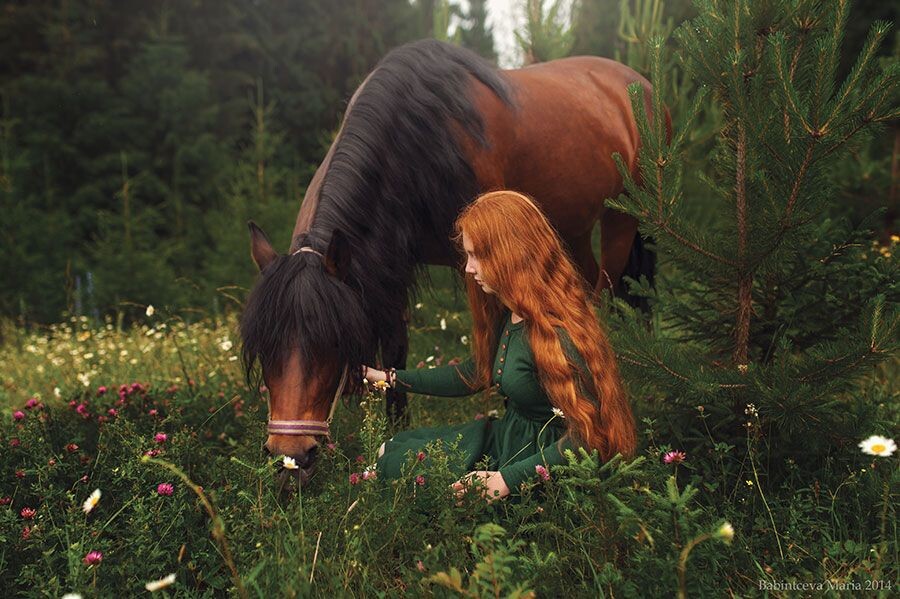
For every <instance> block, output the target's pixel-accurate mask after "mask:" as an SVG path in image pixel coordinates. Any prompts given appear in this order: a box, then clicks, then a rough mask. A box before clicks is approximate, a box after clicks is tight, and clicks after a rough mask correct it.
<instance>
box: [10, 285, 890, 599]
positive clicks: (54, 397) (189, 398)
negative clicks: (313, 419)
mask: <svg viewBox="0 0 900 599" xmlns="http://www.w3.org/2000/svg"><path fill="white" fill-rule="evenodd" d="M431 272H432V278H433V283H434V284H433V287H432V289H431V290H430V291H425V292H424V293H423V294H422V295H421V297H419V298H418V299H417V300H416V302H415V307H414V308H413V310H412V313H411V318H412V321H411V329H410V334H411V351H410V360H409V362H410V367H417V365H419V363H420V362H421V363H423V364H422V367H430V366H433V365H438V364H442V363H446V362H447V361H449V360H450V359H452V358H456V357H464V356H466V355H467V354H468V350H469V348H468V345H467V343H466V342H464V341H467V339H464V337H466V336H468V335H469V334H470V331H469V325H470V320H469V315H468V312H467V310H466V308H465V295H464V293H463V291H462V290H461V288H459V286H458V285H455V284H454V282H453V275H452V274H451V273H449V271H447V270H446V269H433V270H432V271H431ZM236 331H237V321H236V319H235V318H234V317H230V316H229V317H226V318H222V319H214V318H212V317H209V318H205V319H202V320H199V321H195V322H191V323H187V322H185V321H183V320H181V319H180V318H177V317H174V316H172V315H168V314H166V312H165V310H163V309H159V308H157V309H155V311H154V313H153V314H152V315H150V316H147V317H146V318H144V319H143V322H140V323H135V324H134V325H133V326H130V327H127V328H122V327H120V326H117V324H116V323H114V322H105V323H91V322H88V321H87V320H86V319H83V318H81V319H79V318H72V319H70V320H68V321H66V322H65V323H62V324H59V325H55V326H52V327H48V328H46V329H40V330H31V331H25V330H22V329H20V328H17V327H15V326H13V325H12V324H10V323H7V324H6V325H4V329H3V337H2V338H3V339H4V344H3V345H2V347H0V407H2V424H0V443H2V452H0V501H2V503H3V505H0V588H2V589H4V596H10V597H13V596H16V597H19V596H21V597H44V596H55V597H60V596H63V595H64V594H66V593H78V594H80V595H82V596H84V597H89V596H104V597H105V596H112V595H116V594H126V595H129V596H130V595H133V594H139V593H146V592H147V590H146V589H145V584H146V583H148V582H152V581H155V580H160V579H164V578H165V577H166V576H169V575H173V578H174V581H173V582H172V583H171V585H170V586H167V587H166V588H164V589H162V590H160V591H158V592H160V593H166V594H170V595H174V596H186V597H207V596H209V597H211V596H226V595H228V596H233V595H237V596H253V597H273V596H286V597H306V596H321V597H336V596H338V597H343V596H352V597H379V596H385V597H401V596H439V597H443V596H447V597H456V596H468V597H501V596H502V597H507V596H523V597H525V596H532V594H536V595H537V596H541V597H556V596H572V597H597V596H607V595H608V596H615V597H670V596H672V595H674V594H676V593H677V592H679V589H681V590H682V591H684V592H686V593H687V594H689V595H695V596H722V595H726V594H734V595H737V596H756V595H759V594H763V593H764V592H766V591H763V590H760V588H761V587H760V585H761V584H762V582H770V583H776V582H779V581H781V582H784V583H785V584H787V583H788V582H789V581H795V582H798V583H800V582H810V583H820V584H831V585H833V588H834V589H835V592H843V591H853V590H856V589H857V587H856V586H853V585H862V586H860V588H861V589H863V590H868V591H870V592H871V591H874V592H876V594H877V593H879V592H880V593H881V594H882V595H884V596H887V595H888V594H889V593H890V592H891V589H890V588H888V585H893V588H894V589H895V588H896V583H897V570H896V551H897V549H896V548H897V544H896V525H894V524H888V522H892V521H893V515H894V507H893V503H894V500H895V498H896V489H897V485H896V483H897V480H896V479H897V469H896V461H895V459H896V456H894V457H893V458H887V459H884V460H883V461H879V462H877V463H876V461H875V459H867V458H866V459H863V457H862V456H857V455H853V456H850V457H849V458H848V461H849V462H852V463H853V464H855V465H854V466H853V468H851V469H848V468H847V467H846V465H823V468H822V470H821V471H819V472H814V473H797V477H796V480H797V481H801V482H802V484H799V483H797V482H796V481H795V483H794V486H793V487H789V488H788V487H785V488H775V489H766V491H767V493H768V494H767V495H763V497H764V500H765V501H766V504H765V505H764V504H763V503H762V500H761V499H760V496H761V495H762V494H761V493H760V492H759V491H758V489H756V488H754V487H753V485H752V484H745V483H744V482H743V481H741V484H742V486H741V487H740V488H739V489H738V491H737V492H736V495H735V497H737V498H738V499H737V500H736V501H735V502H734V503H724V502H722V501H720V500H719V499H718V497H719V495H716V494H715V493H713V492H710V491H709V489H710V488H713V486H711V485H713V484H714V483H715V484H721V485H723V486H724V485H725V484H728V483H733V482H734V481H725V480H720V479H721V475H720V468H719V463H718V461H717V459H716V458H715V457H709V458H701V457H695V456H690V455H689V456H688V460H687V462H685V464H683V465H681V466H674V467H673V466H667V465H664V464H662V463H661V460H660V455H661V452H662V451H663V450H664V449H668V448H670V447H668V446H667V445H666V444H665V443H664V442H662V441H660V440H658V439H656V437H655V436H654V432H653V431H654V421H653V418H652V416H653V414H652V413H651V412H649V411H648V410H647V409H646V406H641V405H638V406H637V407H638V408H639V410H638V411H639V413H640V414H642V415H644V416H646V417H647V419H645V420H642V421H641V423H640V428H641V432H642V435H641V442H642V451H641V453H640V455H639V456H638V457H637V458H636V459H635V460H633V461H631V462H628V463H625V462H622V461H620V460H613V461H612V462H610V463H607V464H602V465H601V464H600V463H599V462H598V460H597V458H596V456H588V455H572V456H570V464H569V465H568V466H564V467H559V468H555V469H553V470H552V472H551V479H550V480H549V481H547V482H544V483H540V484H538V483H535V484H534V485H532V486H531V487H530V488H527V489H526V490H525V493H524V495H523V496H522V498H521V499H519V500H516V501H504V502H498V503H495V504H492V505H488V504H486V503H484V502H483V501H481V500H478V499H476V498H475V497H469V498H466V499H465V500H463V501H462V502H459V503H458V502H456V501H455V500H454V499H453V498H452V497H451V496H450V493H449V492H448V486H449V484H450V483H451V482H453V481H454V480H455V479H456V475H455V474H454V472H453V466H452V465H453V461H454V456H455V452H454V447H452V446H451V447H440V446H434V447H428V448H427V449H426V451H427V452H428V453H429V454H430V456H431V458H432V459H430V460H428V462H426V463H425V464H427V466H425V465H423V464H421V463H419V462H418V461H417V460H416V459H415V457H414V456H410V459H409V462H408V465H407V468H406V471H405V473H404V476H403V477H401V479H400V480H398V481H396V482H393V483H391V484H384V483H383V482H382V481H379V480H378V479H377V477H376V478H375V479H374V480H361V481H359V482H357V483H356V484H351V480H350V477H351V475H352V474H354V473H357V474H358V473H361V472H362V471H363V470H364V468H365V467H366V466H367V465H368V464H371V463H372V462H373V461H374V457H375V456H374V452H375V450H376V448H377V447H378V445H379V444H380V443H381V442H382V441H383V440H384V439H385V438H387V437H388V436H390V434H391V433H392V431H391V430H390V428H389V426H388V424H387V423H386V421H385V419H384V407H383V403H382V401H381V398H380V396H379V395H378V394H377V393H371V394H369V395H368V396H367V397H365V398H362V399H363V401H362V402H361V403H360V404H358V405H352V406H347V405H342V406H340V407H339V408H338V410H337V413H336V419H335V423H334V425H333V431H334V437H333V442H334V444H333V446H329V447H326V448H325V449H324V450H323V451H322V452H321V457H320V461H319V463H318V468H317V471H316V474H315V475H314V478H313V480H312V481H311V484H310V485H309V486H308V487H307V488H304V489H303V490H302V491H301V492H296V493H294V494H293V496H292V497H290V498H285V497H282V496H279V494H278V493H277V492H276V488H275V481H274V477H273V474H274V472H275V470H276V460H275V459H273V458H266V457H265V456H264V455H263V453H262V452H261V450H260V446H261V443H262V442H263V440H264V438H265V419H266V404H265V400H264V397H263V396H261V395H260V394H258V393H255V392H251V391H250V390H248V389H247V387H246V384H245V382H244V379H243V373H242V371H241V367H240V361H239V359H238V355H239V354H238V352H239V341H238V338H237V332H236ZM122 385H125V386H126V387H125V388H122V389H121V391H120V388H121V386H122ZM101 387H105V388H106V391H105V392H103V393H101V392H100V391H99V390H100V388H101ZM32 398H33V399H34V401H32V402H30V404H36V405H31V407H30V408H26V405H29V400H30V399H32ZM492 409H502V404H501V402H499V401H498V400H497V399H493V398H492V399H488V400H485V399H484V398H483V397H480V396H479V397H470V398H459V399H450V398H429V397H419V396H413V397H411V401H410V426H413V427H419V426H430V425H435V424H443V423H447V422H462V421H465V420H468V419H472V418H474V417H476V415H477V414H479V413H482V414H483V413H486V412H487V411H489V410H492ZM110 410H113V411H112V412H111V411H110ZM16 412H19V414H16ZM17 418H18V419H17ZM160 434H164V435H165V439H163V438H162V437H161V436H159V435H160ZM870 464H871V465H870ZM873 467H874V470H873ZM417 477H422V478H418V482H417ZM751 482H752V481H751ZM421 483H424V484H421ZM704 483H705V485H704ZM161 484H162V485H166V484H168V485H171V494H168V490H169V489H168V487H166V486H163V487H160V485H161ZM707 485H709V486H707ZM95 489H99V490H100V499H99V501H98V502H97V503H96V506H95V507H94V508H93V509H92V510H91V511H90V512H89V513H85V511H84V508H83V504H84V502H85V501H86V500H87V499H88V497H89V496H90V495H91V493H92V492H93V491H94V490H95ZM764 508H765V509H764ZM29 510H33V512H32V511H29ZM767 510H768V511H767ZM861 511H865V512H868V513H871V514H872V517H871V518H870V521H871V522H874V523H875V524H874V525H872V526H870V527H869V528H867V529H866V530H862V531H860V530H857V529H856V527H855V524H854V523H856V522H858V521H859V519H858V518H857V517H855V516H854V517H848V514H855V513H857V512H861ZM726 521H727V522H730V523H732V524H733V527H734V531H735V532H734V540H733V542H730V541H731V538H730V535H729V530H728V527H727V526H726V527H724V528H723V525H724V524H725V523H726ZM772 524H775V525H777V530H778V531H779V533H778V535H775V534H773V529H772V526H771V525H772ZM879 526H880V527H881V528H880V530H879ZM90 552H100V554H102V558H100V560H99V561H96V559H97V554H92V555H93V559H94V561H95V563H92V564H91V563H86V561H88V562H90V561H91V559H89V558H88V554H89V553H90ZM780 553H784V554H785V555H784V557H783V558H782V557H781V555H780ZM841 585H843V586H841ZM864 585H869V586H868V587H867V588H866V587H865V586H864ZM769 588H770V589H774V590H770V591H768V593H769V594H771V595H773V596H794V594H795V591H792V590H790V589H787V590H785V589H778V588H775V587H769Z"/></svg>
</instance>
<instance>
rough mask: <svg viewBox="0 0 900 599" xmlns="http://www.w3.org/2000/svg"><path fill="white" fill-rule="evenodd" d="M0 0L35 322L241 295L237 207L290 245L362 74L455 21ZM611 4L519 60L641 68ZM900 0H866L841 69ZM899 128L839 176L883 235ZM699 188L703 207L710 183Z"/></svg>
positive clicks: (185, 1)
mask: <svg viewBox="0 0 900 599" xmlns="http://www.w3.org/2000/svg"><path fill="white" fill-rule="evenodd" d="M0 4H2V9H0V214H2V215H3V227H2V235H0V280H2V281H3V284H2V285H0V315H2V316H7V317H14V318H16V319H18V321H19V322H20V323H23V324H24V323H32V322H43V323H47V322H53V321H56V320H58V319H59V318H60V317H61V316H62V315H63V313H70V314H76V315H81V314H86V315H89V316H93V317H99V316H101V315H106V314H111V313H122V314H124V315H126V316H128V317H130V316H133V315H134V314H136V313H137V312H138V311H139V308H138V307H137V306H136V305H146V304H153V305H156V306H166V307H169V308H170V309H172V310H175V311H187V310H201V311H202V312H205V313H214V314H218V313H219V312H221V311H222V310H224V309H226V307H228V308H231V309H237V308H238V307H239V304H240V299H241V298H242V296H243V293H244V290H246V289H247V288H248V287H249V286H250V284H251V283H252V281H253V277H254V276H255V270H254V267H253V264H252V262H251V261H250V260H248V258H247V237H246V233H245V230H244V223H245V222H246V221H247V220H248V219H250V218H253V219H255V220H256V221H257V222H259V223H260V224H261V225H262V226H263V228H264V229H265V230H266V231H268V232H269V233H270V234H271V235H272V237H273V241H274V242H275V245H276V247H281V248H283V247H287V244H288V236H289V234H290V227H288V226H285V223H287V222H290V221H291V220H292V219H293V218H294V215H295V214H296V211H297V209H298V206H299V204H300V201H301V200H302V197H303V193H304V190H305V187H306V185H307V183H308V181H309V180H310V177H311V176H312V173H313V172H314V170H315V168H316V167H317V166H318V163H319V162H320V161H321V159H322V158H323V157H324V154H325V152H326V150H327V148H328V146H329V145H330V144H331V141H332V139H333V136H334V134H335V132H336V131H337V128H338V125H339V123H340V119H341V116H342V114H343V110H344V108H345V106H346V102H347V100H348V98H349V96H350V95H351V94H352V92H353V90H354V89H355V88H356V86H357V85H358V84H359V83H360V82H361V81H362V79H363V78H364V76H365V75H366V74H367V73H368V72H369V71H370V70H371V69H372V68H373V67H374V66H375V64H376V63H377V61H378V60H379V59H380V58H381V57H382V56H384V54H385V53H386V52H387V51H388V50H389V49H390V48H392V47H395V46H397V45H400V44H402V43H404V42H407V41H410V40H414V39H419V38H422V37H426V36H432V35H435V33H436V34H437V36H438V37H447V27H448V25H449V23H450V19H449V18H447V16H445V17H444V20H443V21H442V19H441V16H442V15H441V11H446V10H447V7H446V6H445V4H444V3H441V2H436V1H435V0H422V1H417V2H409V1H407V0H378V1H375V0H356V1H345V2H335V3H326V2H319V1H309V0H306V1H297V2H274V1H271V2H244V1H240V0H226V1H217V2H198V1H194V0H166V1H159V2H145V1H138V0H135V1H129V0H120V1H116V2H97V1H70V2H45V1H40V2H10V1H4V2H2V3H0ZM468 4H469V7H468V11H467V12H462V11H461V10H460V9H459V8H458V7H455V6H452V7H451V8H452V9H453V10H454V12H455V13H456V15H457V17H455V18H453V24H454V25H453V30H454V38H455V39H456V41H457V42H458V43H460V44H461V45H463V46H467V47H469V48H472V49H473V50H475V51H476V52H479V53H480V54H482V55H483V56H485V57H487V58H489V59H495V52H494V46H493V39H492V36H491V32H490V29H489V27H488V25H487V23H486V11H485V2H483V1H481V2H478V1H476V2H470V3H468ZM556 4H559V3H558V2H557V3H556ZM639 4H641V3H639ZM643 4H647V5H649V4H651V3H650V2H646V3H643ZM548 5H549V3H548ZM663 7H664V10H665V14H664V15H661V17H662V18H661V19H660V22H661V23H664V22H669V23H670V27H669V28H670V30H671V25H672V24H674V25H677V24H678V23H680V22H681V21H683V20H684V19H686V18H689V17H691V16H693V14H694V9H693V8H692V6H691V4H690V2H689V0H670V1H668V2H666V3H663ZM618 8H619V7H618V2H615V1H612V0H584V1H583V2H580V3H578V4H576V6H575V8H574V9H573V11H572V15H573V21H574V22H573V24H572V25H571V27H566V29H568V30H567V31H564V33H565V34H566V35H568V36H569V39H567V40H564V41H563V44H562V46H561V47H560V48H558V49H556V48H553V47H550V48H549V50H548V52H549V53H548V55H547V56H544V57H542V56H540V55H538V56H535V55H534V53H532V54H530V55H529V54H526V55H525V56H524V58H525V60H539V59H542V58H543V59H546V58H552V57H555V56H558V55H565V54H595V55H599V56H609V57H619V58H621V59H623V60H626V61H627V62H629V63H631V64H632V65H633V66H635V67H636V68H638V69H639V70H642V71H644V72H645V73H647V71H648V70H649V65H648V64H647V63H646V58H645V57H642V56H640V55H639V52H637V50H636V48H638V47H639V44H640V43H642V42H644V41H646V40H645V39H637V38H635V37H634V35H635V33H641V32H632V33H630V34H628V33H624V34H623V29H622V24H621V14H620V12H619V10H618ZM436 11H437V12H436ZM895 12H896V9H895V5H894V4H893V3H890V2H879V1H877V0H869V1H861V2H856V3H854V6H853V14H852V19H851V20H850V21H849V22H848V25H847V30H846V35H845V43H844V45H843V47H842V54H841V56H842V60H841V64H840V72H839V77H840V76H842V75H845V74H846V72H847V71H848V70H849V68H850V66H851V65H852V62H851V61H852V60H853V58H854V57H855V56H856V54H857V53H858V52H859V50H860V48H861V47H862V44H863V41H864V39H865V36H866V33H867V31H868V28H869V26H870V25H871V23H872V22H873V21H874V20H875V19H886V20H888V21H893V18H894V16H895ZM436 27H438V28H440V27H443V31H436V29H435V28H436ZM644 33H646V32H644ZM629 36H631V37H629ZM538 42H539V43H540V40H538ZM551 46H552V43H551ZM541 51H542V48H540V47H539V48H538V54H540V52H541ZM893 51H895V50H894V48H893V45H892V44H883V45H882V47H881V48H879V52H880V53H882V54H890V53H891V52H893ZM673 62H674V61H670V63H673ZM641 63H643V64H641ZM682 112H686V110H683V111H682ZM675 116H676V119H677V118H679V116H680V115H679V114H677V113H676V115H675ZM896 139H897V129H896V126H894V128H892V129H889V130H886V131H883V132H882V134H881V135H879V136H878V137H877V138H876V139H874V140H873V141H872V145H871V147H870V148H865V149H864V151H861V152H857V153H855V154H854V155H853V156H852V158H851V162H852V164H849V165H847V168H848V170H849V171H850V172H848V173H847V175H846V179H847V180H848V181H854V185H853V186H852V187H851V188H850V189H843V190H841V193H842V194H843V195H842V197H841V198H840V204H841V205H843V206H845V207H846V209H847V211H848V212H849V213H852V214H853V215H854V216H855V218H857V219H861V218H862V216H864V215H865V214H868V213H869V212H871V211H872V210H873V209H874V208H876V207H878V206H887V207H889V214H888V215H887V217H886V218H887V220H886V221H885V224H884V226H883V227H882V232H885V231H887V230H888V229H889V228H890V220H891V219H892V218H895V215H896V213H897V209H896V205H897V198H896V196H897V186H896V184H895V182H892V180H891V176H892V172H894V171H896V164H893V165H892V160H893V161H894V162H895V161H896ZM707 150H708V148H707V147H705V146H703V145H702V144H697V152H696V153H697V156H698V157H700V156H702V155H703V154H704V152H705V151H707ZM698 163H699V161H698ZM691 199H692V202H691V203H693V204H694V205H695V206H697V207H698V210H697V212H698V214H699V213H702V212H703V208H702V207H703V194H697V197H696V198H691Z"/></svg>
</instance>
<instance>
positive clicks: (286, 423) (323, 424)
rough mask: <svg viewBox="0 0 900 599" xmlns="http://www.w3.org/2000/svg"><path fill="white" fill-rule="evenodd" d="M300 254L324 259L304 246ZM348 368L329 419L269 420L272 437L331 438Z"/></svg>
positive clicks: (342, 378) (333, 401)
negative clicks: (333, 422) (331, 430)
mask: <svg viewBox="0 0 900 599" xmlns="http://www.w3.org/2000/svg"><path fill="white" fill-rule="evenodd" d="M300 252H309V253H311V254H316V255H317V256H320V257H322V258H323V259H324V258H325V256H323V255H322V253H321V252H318V251H316V250H314V249H313V248H311V247H309V246H303V247H302V248H300V249H298V250H297V251H295V252H293V253H292V254H291V255H292V256H296V255H297V254H299V253H300ZM348 369H349V367H348V366H344V372H343V373H342V374H341V381H340V383H338V387H337V391H335V392H334V398H333V399H332V400H331V407H330V408H329V410H328V418H327V419H325V420H271V419H270V420H269V425H268V430H269V434H270V435H293V436H296V437H306V436H312V437H315V436H324V437H328V436H330V433H329V430H328V427H329V425H330V424H331V420H332V418H334V410H335V408H336V407H337V404H338V399H339V398H340V397H341V394H342V393H343V392H344V387H345V386H346V385H347V375H348ZM267 403H268V406H269V416H270V417H271V415H272V397H271V395H270V396H269V399H268V400H267Z"/></svg>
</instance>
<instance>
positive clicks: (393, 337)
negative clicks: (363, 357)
mask: <svg viewBox="0 0 900 599" xmlns="http://www.w3.org/2000/svg"><path fill="white" fill-rule="evenodd" d="M393 322H394V324H393V325H392V326H391V328H390V331H389V334H388V335H387V336H386V337H385V340H384V342H383V343H382V346H381V359H382V360H383V361H384V367H385V368H397V369H398V370H400V369H404V368H406V358H407V356H408V354H409V311H408V310H404V311H403V312H402V313H401V314H398V315H397V318H395V319H393ZM406 401H407V399H406V392H405V391H403V390H401V389H389V390H388V392H387V415H388V418H389V419H390V420H391V422H392V423H393V424H395V425H397V424H403V425H404V426H405V425H407V424H409V414H407V412H406Z"/></svg>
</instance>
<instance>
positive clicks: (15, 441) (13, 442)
mask: <svg viewBox="0 0 900 599" xmlns="http://www.w3.org/2000/svg"><path fill="white" fill-rule="evenodd" d="M21 444H22V441H20V440H19V438H18V437H13V438H12V439H10V440H9V446H10V447H18V446H19V445H21Z"/></svg>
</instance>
